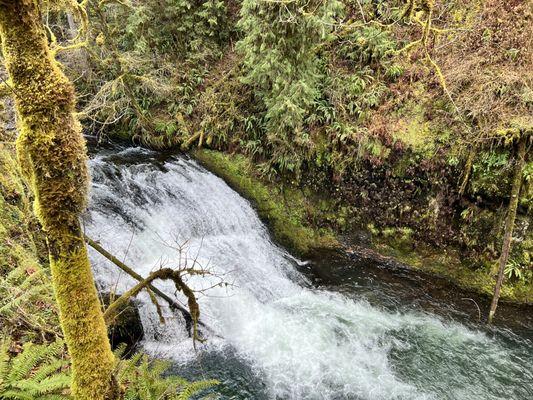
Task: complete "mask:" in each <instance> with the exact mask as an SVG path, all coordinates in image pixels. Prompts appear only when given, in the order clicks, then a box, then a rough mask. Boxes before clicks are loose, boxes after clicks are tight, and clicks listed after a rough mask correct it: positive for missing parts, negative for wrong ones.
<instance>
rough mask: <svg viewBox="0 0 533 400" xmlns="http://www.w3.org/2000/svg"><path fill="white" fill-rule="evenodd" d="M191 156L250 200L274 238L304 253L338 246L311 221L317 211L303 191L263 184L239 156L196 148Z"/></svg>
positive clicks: (246, 161) (328, 230) (250, 165)
mask: <svg viewBox="0 0 533 400" xmlns="http://www.w3.org/2000/svg"><path fill="white" fill-rule="evenodd" d="M194 155H195V157H196V158H197V159H199V160H200V161H201V162H202V163H203V164H204V165H205V166H206V167H207V168H208V169H209V170H211V171H213V172H214V173H215V174H217V175H219V176H220V177H222V178H223V179H224V180H225V181H226V182H227V183H228V184H229V185H230V186H231V187H232V188H233V189H235V190H236V191H237V192H239V193H240V194H241V195H243V196H244V197H246V198H247V199H249V200H250V201H252V202H253V204H254V205H255V207H256V209H257V213H258V214H259V216H260V217H261V218H262V219H263V220H265V221H266V222H267V223H268V226H269V227H270V228H271V230H272V233H273V235H274V237H275V238H276V239H277V240H278V241H279V242H280V243H281V244H282V245H284V246H286V247H288V248H290V249H291V250H293V251H295V252H296V253H297V254H299V255H302V256H305V255H310V254H312V253H313V251H314V250H317V249H324V248H328V249H334V248H338V247H339V243H338V242H337V240H336V239H335V236H334V234H333V232H332V231H331V230H330V229H327V228H319V227H317V226H316V225H315V224H314V223H313V220H314V219H315V217H317V214H318V213H319V210H318V209H317V208H316V207H315V205H314V204H313V202H311V201H310V200H309V199H308V196H306V194H305V193H304V192H303V191H301V190H298V189H295V188H292V187H291V188H287V187H284V188H283V189H280V188H279V187H278V186H276V185H274V184H272V183H267V182H265V181H263V180H261V179H260V178H258V177H257V176H255V175H254V172H253V171H254V168H253V165H252V164H251V162H250V161H249V160H248V159H247V158H246V157H244V156H242V155H228V154H224V153H220V152H216V151H212V150H197V151H195V152H194Z"/></svg>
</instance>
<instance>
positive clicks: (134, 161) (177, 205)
mask: <svg viewBox="0 0 533 400" xmlns="http://www.w3.org/2000/svg"><path fill="white" fill-rule="evenodd" d="M90 164H91V169H92V175H93V188H92V194H91V204H90V210H89V212H88V215H87V217H86V221H85V224H86V229H87V232H88V233H89V235H90V236H92V237H93V238H95V239H97V240H99V241H100V242H101V244H102V245H103V246H104V247H106V248H107V249H108V250H110V251H111V252H112V253H114V254H115V255H117V256H118V257H119V258H123V259H124V260H125V262H126V263H127V264H129V265H131V266H133V267H134V268H135V270H136V271H137V272H138V273H140V274H141V275H143V276H147V275H148V274H149V273H150V272H151V271H153V270H155V269H157V268H159V267H160V266H166V267H178V266H179V265H181V266H185V265H187V266H188V267H191V266H193V265H194V266H195V267H198V266H202V268H205V269H208V270H209V271H210V272H211V273H212V275H211V276H208V277H203V278H200V277H196V276H194V277H191V279H189V281H188V282H189V284H190V285H191V286H192V287H194V288H195V289H197V290H201V289H205V290H204V291H203V292H201V293H199V294H198V295H199V302H200V307H201V312H202V316H201V318H202V320H203V321H204V322H205V323H206V324H208V325H209V326H210V327H211V328H212V330H213V331H214V333H211V334H209V333H208V334H207V336H208V341H207V342H206V343H204V344H198V345H197V349H196V351H195V350H194V349H193V346H192V340H191V339H190V338H189V337H188V335H187V333H186V331H185V329H184V328H183V325H184V321H183V320H182V317H181V316H180V315H175V314H174V315H173V314H172V313H171V312H170V311H168V310H167V309H166V307H164V304H163V303H162V304H161V305H162V306H163V309H164V310H163V311H164V313H165V316H166V318H165V319H166V323H165V324H161V323H160V321H159V318H158V315H157V313H156V310H155V306H154V305H153V304H152V303H151V301H150V299H149V297H148V295H147V294H145V293H142V294H141V295H140V296H139V297H138V299H139V303H140V315H141V319H142V323H143V327H144V331H145V339H144V341H143V343H142V345H143V347H144V349H145V351H147V352H149V353H151V354H153V355H155V356H158V357H167V358H170V359H172V360H173V361H174V365H175V368H174V371H175V372H176V373H178V374H180V375H183V376H188V377H195V378H196V379H199V378H202V377H204V378H217V379H218V380H220V381H221V382H222V384H221V385H220V386H219V387H218V388H216V389H215V392H216V393H218V394H219V395H220V398H222V399H258V400H260V399H287V400H296V399H320V400H322V399H324V400H327V399H332V400H333V399H369V400H370V399H391V400H392V399H480V400H491V399H494V400H496V399H524V400H526V399H533V372H532V367H531V366H532V365H533V346H532V341H531V340H532V339H531V335H529V334H528V332H520V333H516V332H513V331H511V330H509V329H503V328H499V329H497V328H492V329H486V328H485V327H483V326H482V325H476V324H473V323H468V322H459V321H458V319H457V318H454V317H453V314H450V316H446V315H448V314H445V313H444V314H443V313H439V312H431V311H428V310H426V309H424V308H423V307H417V306H416V304H414V303H413V302H411V301H409V302H408V301H406V300H402V299H403V298H404V296H402V295H401V294H397V293H399V292H400V289H398V291H396V289H395V288H394V285H392V286H390V287H386V288H385V287H384V286H380V285H381V284H380V283H379V282H378V281H377V280H375V279H371V278H369V277H368V276H367V275H357V274H356V275H350V273H346V274H345V275H343V276H344V277H345V282H344V283H343V284H339V285H318V284H316V282H315V281H314V280H313V274H312V272H310V269H311V268H310V267H309V266H308V265H306V263H304V262H302V261H300V260H298V259H296V258H294V257H293V256H291V255H290V254H289V253H288V252H287V251H285V250H284V249H283V248H280V247H279V246H277V245H276V244H275V243H273V242H272V240H271V238H270V235H269V233H268V230H267V229H266V228H265V226H264V225H263V223H262V222H261V221H260V220H259V218H258V217H257V215H256V213H255V211H254V210H253V208H252V207H251V205H250V204H249V203H248V201H246V200H245V199H243V198H242V197H240V196H239V195H238V194H237V193H235V192H234V191H233V190H232V189H230V188H229V187H228V186H227V185H226V184H225V183H224V181H222V180H221V179H219V178H218V177H216V176H215V175H213V174H211V173H210V172H208V171H206V170H205V169H204V168H202V167H201V166H200V165H199V164H198V163H197V162H195V161H194V160H191V159H189V158H187V157H186V156H182V155H172V156H167V157H164V158H162V157H161V156H159V155H157V154H156V153H152V152H149V151H147V150H140V149H113V150H112V151H106V150H102V151H100V152H99V153H97V154H95V155H94V156H93V157H92V159H91V163H90ZM180 249H181V250H180ZM91 258H92V261H93V265H94V269H95V274H96V278H97V282H98V285H100V287H102V288H104V290H107V291H109V290H117V291H119V292H121V291H123V290H124V289H125V288H128V287H131V285H132V284H133V283H134V281H133V280H132V279H131V278H129V277H127V276H125V274H123V273H121V272H120V270H118V269H117V268H116V267H115V266H113V265H111V264H110V263H109V262H107V261H106V260H105V259H104V258H102V257H101V256H99V255H98V254H97V253H94V252H91ZM344 268H347V266H346V265H345V266H344ZM358 268H361V267H358ZM348 269H349V268H348ZM220 279H222V280H223V281H224V282H225V284H222V285H218V283H219V282H220ZM226 283H227V285H226ZM213 285H216V286H215V287H214V288H210V287H211V286H213ZM157 286H158V287H159V288H161V289H162V290H164V291H166V292H167V293H169V294H173V293H174V291H175V290H174V288H173V287H172V284H170V283H169V282H160V283H158V284H157ZM180 298H181V299H182V300H183V298H182V297H180ZM437 308H438V307H437Z"/></svg>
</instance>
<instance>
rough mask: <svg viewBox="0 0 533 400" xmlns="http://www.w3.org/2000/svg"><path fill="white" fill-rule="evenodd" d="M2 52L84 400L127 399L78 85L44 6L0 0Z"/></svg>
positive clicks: (75, 389) (23, 159)
mask: <svg viewBox="0 0 533 400" xmlns="http://www.w3.org/2000/svg"><path fill="white" fill-rule="evenodd" d="M0 36H1V38H2V52H3V55H4V58H5V64H6V68H7V71H8V73H9V76H10V81H11V83H12V85H13V89H14V93H15V105H16V111H17V120H18V125H19V126H18V129H19V137H18V138H17V152H18V157H19V162H20V164H21V167H22V170H23V172H24V173H25V175H26V177H27V178H28V180H29V182H30V185H31V188H32V191H33V193H34V196H35V202H34V212H35V214H36V215H37V217H38V219H39V221H40V223H41V225H42V228H43V231H44V233H45V235H46V238H47V243H48V251H49V258H50V268H51V272H52V281H53V286H54V292H55V297H56V300H57V303H58V306H59V313H60V321H61V328H62V330H63V333H64V335H65V339H66V342H67V346H68V350H69V353H70V356H71V358H72V370H73V374H72V394H73V397H74V398H75V399H78V400H109V399H117V398H119V396H120V393H119V390H118V385H117V383H116V381H115V379H114V376H113V369H114V356H113V353H112V352H111V347H110V344H109V340H108V338H107V329H106V325H105V322H104V318H103V313H102V309H101V305H100V301H99V299H98V296H97V292H96V288H95V285H94V280H93V276H92V271H91V267H90V265H89V259H88V256H87V250H86V247H85V243H84V240H83V235H82V231H81V228H80V223H79V216H80V213H81V212H82V211H83V210H84V209H85V206H86V199H87V191H88V184H89V176H88V172H87V155H86V148H85V141H84V139H83V136H82V134H81V126H80V124H79V121H78V120H77V118H76V116H75V100H76V98H75V93H74V88H73V86H72V84H71V83H70V82H69V80H68V78H67V77H66V76H65V75H64V74H63V72H62V71H61V69H60V67H59V65H58V63H57V62H56V61H55V60H54V59H53V57H52V55H51V53H50V49H49V46H48V42H47V39H46V35H45V31H44V27H43V25H42V22H41V15H40V11H39V9H38V2H36V1H34V0H11V1H0Z"/></svg>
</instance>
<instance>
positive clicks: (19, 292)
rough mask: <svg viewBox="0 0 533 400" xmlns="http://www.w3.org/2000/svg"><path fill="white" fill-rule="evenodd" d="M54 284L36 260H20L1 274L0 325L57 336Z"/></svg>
mask: <svg viewBox="0 0 533 400" xmlns="http://www.w3.org/2000/svg"><path fill="white" fill-rule="evenodd" d="M51 287H52V285H51V283H50V279H49V277H48V276H47V275H46V273H45V272H44V270H43V269H41V268H40V267H39V265H38V264H36V263H30V262H28V263H26V262H21V263H20V264H19V265H18V266H17V267H15V268H14V269H12V270H11V271H10V272H9V273H8V274H7V275H6V276H0V324H1V325H3V326H5V327H6V328H8V329H13V330H16V331H17V332H18V333H19V335H20V334H28V333H39V336H40V337H42V336H43V334H47V335H56V334H57V333H58V332H59V321H58V319H57V312H56V308H55V303H54V299H53V293H52V288H51ZM29 339H30V340H31V336H30V337H29Z"/></svg>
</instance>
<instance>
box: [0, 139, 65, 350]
mask: <svg viewBox="0 0 533 400" xmlns="http://www.w3.org/2000/svg"><path fill="white" fill-rule="evenodd" d="M13 140H14V137H13V134H10V133H6V132H5V131H4V130H3V129H0V141H1V142H0V325H1V326H2V332H1V334H2V336H4V335H5V336H7V337H11V338H13V339H15V340H16V341H17V342H18V343H19V344H20V342H26V341H37V342H39V341H43V340H45V341H46V340H52V339H54V337H55V336H58V335H59V333H60V330H59V321H58V317H57V308H56V305H55V301H54V298H53V293H52V285H51V283H50V278H49V270H48V266H47V260H46V255H47V254H48V252H47V250H46V245H45V243H44V237H43V235H41V233H40V228H39V226H38V223H37V221H36V219H35V217H34V215H33V213H32V204H31V199H30V197H29V190H28V187H27V186H26V184H25V183H24V181H23V179H22V177H21V173H20V170H19V167H18V164H17V161H16V158H15V148H14V147H15V146H14V142H13Z"/></svg>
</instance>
